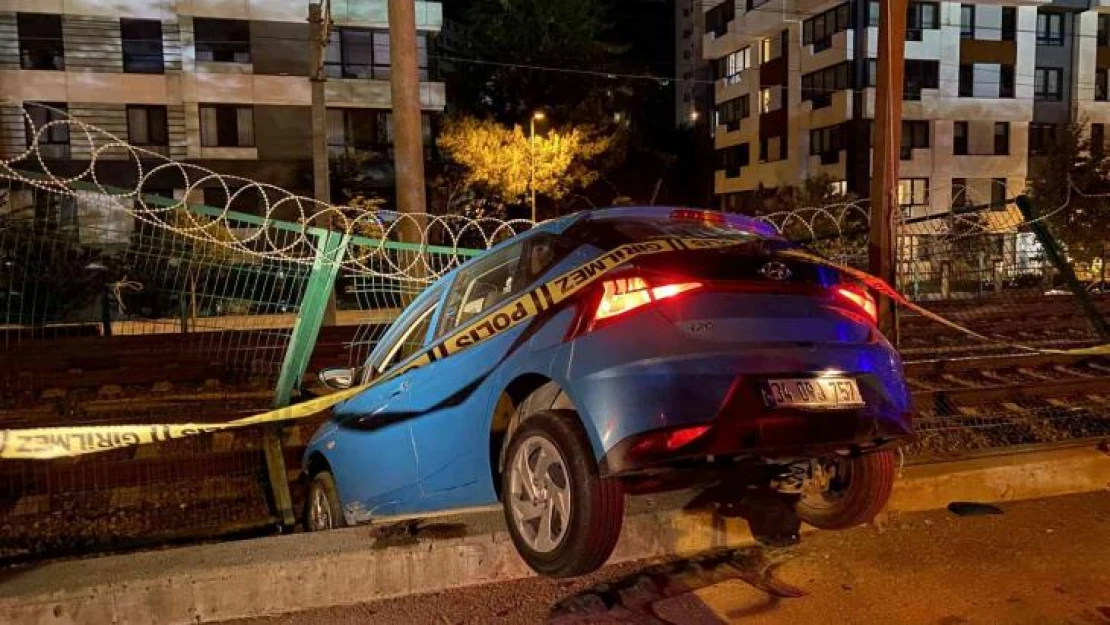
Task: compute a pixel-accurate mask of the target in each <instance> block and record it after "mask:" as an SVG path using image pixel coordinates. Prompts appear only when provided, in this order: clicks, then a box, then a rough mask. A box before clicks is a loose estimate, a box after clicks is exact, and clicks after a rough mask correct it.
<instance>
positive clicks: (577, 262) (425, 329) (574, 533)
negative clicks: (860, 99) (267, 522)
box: [304, 207, 911, 576]
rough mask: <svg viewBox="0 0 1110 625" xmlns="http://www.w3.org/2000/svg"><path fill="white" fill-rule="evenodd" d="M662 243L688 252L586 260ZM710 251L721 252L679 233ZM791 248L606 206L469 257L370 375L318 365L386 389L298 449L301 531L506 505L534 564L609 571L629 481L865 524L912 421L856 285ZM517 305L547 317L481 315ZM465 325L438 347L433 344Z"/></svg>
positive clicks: (732, 222)
mask: <svg viewBox="0 0 1110 625" xmlns="http://www.w3.org/2000/svg"><path fill="white" fill-rule="evenodd" d="M660 240H668V241H673V240H678V241H679V243H675V244H673V249H668V251H663V252H658V253H650V254H642V255H639V256H636V257H634V258H631V259H630V260H629V261H628V262H625V263H623V264H621V265H620V266H619V267H616V268H611V269H610V270H608V271H604V272H603V269H605V267H603V266H602V264H601V263H599V262H597V261H598V259H601V258H602V257H603V256H604V255H606V253H607V252H611V251H613V250H615V249H617V248H619V247H620V246H628V245H630V244H638V243H643V242H647V241H660ZM702 240H704V241H715V242H716V243H715V244H714V245H715V247H712V248H708V249H695V248H696V247H698V246H697V245H693V244H690V243H689V242H694V243H697V242H698V241H702ZM682 241H687V242H688V243H687V244H683V243H682ZM722 242H723V243H722ZM638 249H639V248H638ZM794 249H795V246H793V245H792V244H790V243H789V242H787V241H784V240H782V239H781V238H779V237H778V236H776V234H775V232H774V230H773V229H771V228H769V227H768V226H766V225H765V224H762V223H760V222H757V221H755V220H752V219H750V218H744V217H740V216H725V215H724V214H721V213H715V212H705V211H693V210H685V209H668V208H658V207H651V208H619V209H607V210H601V211H594V212H591V213H588V214H576V215H572V216H569V217H566V218H562V219H560V220H557V221H553V222H548V223H545V224H542V225H540V226H538V227H536V228H534V229H532V230H530V231H528V232H527V233H525V234H522V235H519V236H517V237H514V238H512V239H510V240H508V241H506V242H503V243H501V244H500V245H498V246H497V247H495V248H493V249H491V250H489V251H487V252H485V253H483V254H482V255H480V256H479V257H477V258H475V259H473V260H471V261H469V262H467V263H466V264H465V265H463V266H461V267H459V268H458V269H456V270H454V271H452V272H451V273H450V274H448V275H446V276H445V277H443V278H442V279H440V280H439V281H437V282H436V283H435V284H433V285H432V286H431V287H429V288H428V289H426V290H425V291H424V292H423V293H422V294H421V295H420V296H418V297H417V298H416V299H415V300H414V301H413V302H412V303H411V305H409V306H408V307H407V308H406V309H405V310H404V312H403V313H401V315H400V316H399V318H398V319H397V321H396V322H395V323H394V324H393V325H392V326H391V327H390V329H389V330H388V331H387V332H386V333H385V334H384V335H383V337H382V338H381V340H380V341H379V342H378V344H377V346H376V347H375V349H374V350H373V352H372V354H371V355H370V357H369V359H368V360H367V362H366V363H365V364H364V365H363V366H362V367H359V368H356V369H333V370H326V371H324V372H321V379H322V380H323V381H324V382H325V383H327V384H329V385H331V386H333V387H335V388H344V387H348V386H350V385H353V384H358V383H363V382H370V381H374V380H379V381H378V382H377V383H375V384H371V385H370V386H369V387H368V388H367V389H366V390H364V391H362V392H361V393H359V394H358V395H356V396H354V397H353V398H352V399H349V400H347V401H345V402H343V403H341V404H339V405H338V406H336V408H335V410H334V416H333V418H332V419H331V420H330V421H329V422H327V423H326V424H324V425H323V426H322V427H321V428H320V430H319V431H318V432H317V433H316V434H315V436H314V437H313V439H312V440H311V441H310V443H309V445H308V448H307V450H306V452H305V459H304V466H305V468H306V478H307V479H308V481H309V497H308V503H307V511H306V524H307V525H308V527H309V529H313V530H319V529H327V528H331V527H337V526H341V525H349V524H354V523H361V522H367V521H382V522H388V521H391V520H396V519H404V518H413V517H421V516H427V515H433V514H436V513H441V512H449V511H460V510H466V509H483V508H488V507H490V506H495V505H500V506H501V507H502V508H503V510H504V513H505V516H506V521H507V524H508V527H509V531H510V534H511V536H512V538H513V540H514V543H515V544H516V546H517V548H518V551H520V553H521V555H522V556H523V557H524V559H525V560H526V561H527V562H528V564H529V565H530V566H532V567H533V568H534V569H535V570H537V571H539V572H540V573H543V574H548V575H555V576H567V575H576V574H581V573H584V572H587V571H589V570H592V569H595V568H597V567H598V566H600V565H601V564H602V563H604V561H605V559H606V558H607V557H608V555H609V554H610V552H611V550H612V548H613V545H614V544H615V542H616V539H617V536H618V535H619V532H620V525H621V518H622V516H623V511H624V500H625V495H626V494H627V493H633V494H635V493H643V492H652V491H658V490H663V489H667V488H672V487H676V486H689V485H691V484H699V485H707V486H708V485H712V486H713V487H714V488H716V489H718V490H721V489H722V488H723V489H724V491H727V492H729V493H732V494H734V495H735V497H736V498H737V500H742V499H743V497H745V493H747V492H749V491H753V490H755V491H759V492H767V493H771V494H772V495H773V497H776V498H777V499H776V501H781V502H785V503H786V504H787V505H788V506H789V507H790V509H791V510H794V511H796V513H797V515H798V516H800V517H801V519H803V520H805V521H808V522H810V523H812V524H814V525H817V526H819V527H829V528H836V527H847V526H850V525H854V524H858V523H860V522H864V521H867V520H869V519H870V517H871V516H873V515H874V514H875V513H876V512H877V511H878V509H879V508H881V506H882V505H883V503H885V501H886V498H887V497H888V496H889V492H890V481H891V479H892V475H893V466H894V463H893V460H892V455H891V451H890V450H891V448H892V446H894V445H896V444H897V442H898V441H899V440H901V439H903V438H904V437H906V436H908V435H909V434H910V432H911V424H910V420H909V414H910V406H909V399H908V393H907V391H906V387H905V384H904V382H903V379H902V367H901V362H900V360H899V358H898V355H897V353H896V352H895V351H894V350H893V349H892V348H891V346H890V345H889V343H888V342H887V341H886V340H885V339H884V337H883V336H882V335H881V333H880V332H879V331H878V330H877V329H876V325H875V312H876V309H875V303H874V300H872V299H871V296H870V295H869V294H868V293H867V291H866V289H864V288H863V287H862V286H860V285H858V284H855V283H853V282H852V281H850V280H849V279H848V278H846V277H844V276H842V275H840V274H839V272H837V271H836V270H835V269H833V268H830V267H829V266H827V265H825V264H822V263H819V262H811V260H806V259H804V258H800V257H799V256H797V255H792V254H791V253H790V252H791V250H794ZM591 261H593V262H591ZM576 269H578V271H577V273H576V274H574V275H575V276H577V277H572V278H567V277H565V276H566V274H568V272H574V271H575V270H576ZM561 276H563V277H564V278H563V280H564V281H563V282H560V281H559V278H560V277H561ZM567 280H570V281H571V282H567ZM582 282H587V284H586V285H585V286H584V287H582V288H580V289H579V290H578V291H577V292H575V293H574V294H573V295H572V296H570V297H568V298H566V299H565V300H564V301H561V302H553V301H552V297H551V293H552V292H558V291H560V290H565V289H560V286H564V287H565V286H567V285H568V284H570V283H573V284H580V283H582ZM548 286H550V287H551V288H548ZM521 296H525V297H527V298H529V299H530V301H533V302H536V303H538V304H539V306H538V307H539V308H542V309H543V310H542V312H540V313H539V314H536V315H534V316H528V315H526V313H525V312H524V311H523V310H520V309H518V308H514V309H513V311H514V312H513V313H512V314H510V315H509V316H512V315H516V317H515V318H514V322H515V325H514V324H513V323H509V322H508V320H507V317H506V316H505V315H502V317H501V318H500V320H496V319H491V318H490V312H491V311H495V310H498V309H499V308H503V307H504V306H505V305H506V304H507V303H511V302H513V301H514V298H518V297H521ZM471 326H474V327H471ZM468 327H469V328H470V329H471V331H469V332H464V334H467V336H468V338H465V339H463V340H462V341H459V343H460V344H465V348H463V349H459V350H458V351H455V352H454V353H450V354H446V351H445V350H444V349H442V348H441V347H440V346H441V345H442V344H443V343H444V341H443V339H444V337H450V336H452V334H458V333H459V332H460V331H462V330H466V329H467V328H468ZM429 350H430V351H431V353H432V357H431V358H426V357H425V358H424V359H425V360H427V362H424V364H422V365H421V366H417V367H412V368H409V369H408V370H405V371H404V373H401V374H399V375H396V374H394V373H393V372H395V371H397V370H403V369H405V367H406V363H411V362H413V361H414V359H419V358H421V357H422V355H423V354H424V353H425V352H428V351H429Z"/></svg>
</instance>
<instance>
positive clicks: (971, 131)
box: [703, 0, 1110, 223]
mask: <svg viewBox="0 0 1110 625" xmlns="http://www.w3.org/2000/svg"><path fill="white" fill-rule="evenodd" d="M878 6H879V5H878V2H876V1H874V0H871V1H868V0H847V1H846V2H837V1H823V0H724V1H721V2H710V3H708V5H707V6H706V24H710V23H713V24H720V23H722V22H724V23H725V24H727V26H725V27H718V28H717V29H715V30H709V29H708V28H707V32H706V33H705V35H704V41H703V46H704V50H705V55H706V58H707V59H709V60H710V61H711V62H712V63H713V64H714V67H715V78H716V81H715V85H714V101H715V120H714V123H715V125H716V133H715V148H716V153H717V157H718V166H717V170H716V172H715V181H714V187H715V192H716V194H717V196H718V198H719V200H720V203H721V205H722V206H723V207H725V208H728V209H733V210H744V209H745V203H746V198H747V197H749V196H750V194H751V192H752V191H754V190H757V189H760V188H773V187H779V186H783V185H796V184H799V183H800V182H801V181H802V180H805V179H807V178H811V177H815V176H818V175H822V174H824V175H827V176H829V177H830V178H831V179H832V180H833V181H834V184H835V185H836V186H837V187H838V189H839V190H842V191H849V192H852V193H855V194H856V195H859V196H867V195H868V194H869V184H870V174H871V150H870V149H869V148H870V145H871V128H872V120H873V119H874V111H875V79H876V73H877V72H876V69H877V61H876V58H875V50H876V43H877V37H878V18H879V15H878ZM1100 10H1107V11H1110V7H1107V8H1106V9H1103V8H1102V3H1101V2H1097V3H1092V4H1091V8H1090V9H1089V8H1088V2H1086V1H1083V2H1077V1H1075V0H1064V1H1062V0H1057V1H1056V2H1052V3H1048V2H1037V1H1018V2H1004V3H989V4H987V3H976V4H967V3H959V2H922V1H916V0H915V1H911V2H909V7H908V11H909V12H908V15H907V20H906V27H907V30H906V48H905V59H906V60H905V84H904V90H903V111H902V112H903V120H904V121H903V123H902V144H901V158H902V162H901V167H900V172H901V173H900V175H901V179H900V180H899V183H898V193H899V198H900V201H901V203H902V210H903V214H904V215H905V216H906V217H908V218H920V217H927V216H929V215H930V214H934V213H942V212H946V211H947V210H948V209H949V207H951V206H952V205H954V204H962V203H985V202H1001V201H1002V200H1003V199H1005V198H1007V197H1013V196H1014V195H1016V194H1018V193H1020V192H1021V191H1022V190H1024V188H1025V187H1026V179H1027V176H1028V171H1029V170H1028V164H1029V157H1030V154H1033V155H1036V154H1037V153H1038V152H1039V151H1041V150H1043V149H1044V146H1046V145H1047V143H1048V142H1050V141H1051V140H1052V137H1053V136H1054V133H1055V132H1056V130H1055V129H1056V128H1058V127H1059V126H1060V125H1061V124H1063V123H1065V122H1067V121H1068V120H1072V119H1079V120H1087V121H1089V122H1090V123H1092V126H1091V129H1092V133H1096V132H1097V133H1099V134H1103V133H1104V130H1103V124H1105V123H1106V122H1107V121H1110V103H1108V102H1106V100H1107V89H1106V85H1107V81H1106V75H1107V70H1108V69H1110V21H1108V18H1110V13H1108V14H1107V15H1101V14H1100V13H1098V11H1100ZM1103 136H1104V135H1103ZM1009 219H1010V217H1007V216H1005V215H1001V214H1000V215H998V216H997V221H999V223H1002V222H1003V221H1007V220H1009Z"/></svg>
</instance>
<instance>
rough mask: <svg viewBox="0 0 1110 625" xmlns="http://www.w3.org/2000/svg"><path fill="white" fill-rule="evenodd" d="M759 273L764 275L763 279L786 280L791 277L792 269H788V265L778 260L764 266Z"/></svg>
mask: <svg viewBox="0 0 1110 625" xmlns="http://www.w3.org/2000/svg"><path fill="white" fill-rule="evenodd" d="M759 273H761V274H763V277H764V278H767V279H769V280H785V279H787V278H789V277H790V276H791V272H790V267H787V266H786V263H780V262H779V261H777V260H772V261H771V262H769V263H767V264H766V265H763V268H762V269H760V270H759Z"/></svg>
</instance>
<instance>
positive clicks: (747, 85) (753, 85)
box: [713, 67, 759, 104]
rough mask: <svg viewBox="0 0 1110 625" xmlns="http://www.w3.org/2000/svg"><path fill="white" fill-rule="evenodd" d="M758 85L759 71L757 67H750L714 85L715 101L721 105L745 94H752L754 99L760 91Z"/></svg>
mask: <svg viewBox="0 0 1110 625" xmlns="http://www.w3.org/2000/svg"><path fill="white" fill-rule="evenodd" d="M758 85H759V70H758V69H756V68H755V67H749V68H748V69H746V70H744V71H742V72H740V73H739V74H736V75H735V76H731V77H728V78H721V79H720V80H717V81H716V82H715V83H714V84H713V101H714V102H716V103H718V104H720V103H721V102H726V101H728V100H731V99H733V98H738V97H740V96H742V95H744V94H745V93H752V94H753V95H752V98H753V99H754V98H755V95H754V93H755V92H758V91H759V87H758Z"/></svg>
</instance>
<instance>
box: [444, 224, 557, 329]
mask: <svg viewBox="0 0 1110 625" xmlns="http://www.w3.org/2000/svg"><path fill="white" fill-rule="evenodd" d="M570 247H571V246H570V244H569V243H567V242H566V241H565V240H564V239H563V238H562V237H560V236H558V235H554V234H548V233H538V234H534V235H532V236H529V237H528V238H526V239H524V240H523V241H521V242H520V243H517V244H516V245H511V246H509V247H506V248H505V249H503V250H500V251H498V252H495V253H493V254H492V255H490V256H489V257H487V258H483V259H481V260H479V261H478V262H476V263H474V265H473V266H471V267H468V268H466V269H464V270H463V271H462V272H460V273H459V275H458V277H457V278H456V279H455V280H454V282H453V283H452V285H451V291H450V292H449V293H448V294H447V300H446V302H445V303H444V308H443V315H441V318H440V324H439V328H438V330H437V331H436V337H437V338H438V337H441V336H443V335H445V334H447V333H448V332H450V331H451V330H454V329H455V328H458V327H459V326H462V325H465V324H466V323H467V322H469V321H471V320H473V319H475V318H476V317H478V316H480V315H481V314H482V313H485V312H488V311H489V310H491V309H493V308H495V307H496V306H498V305H500V304H503V303H504V302H505V301H506V300H508V299H510V298H511V297H515V296H516V295H519V294H520V293H522V292H523V291H524V289H526V288H528V287H529V286H531V285H532V283H533V282H535V281H536V279H537V278H539V277H540V276H541V275H543V274H544V272H546V271H547V270H548V269H550V268H551V266H552V265H554V264H555V263H556V262H558V261H559V260H561V259H562V258H564V257H565V256H566V255H567V253H568V252H569V251H570Z"/></svg>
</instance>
